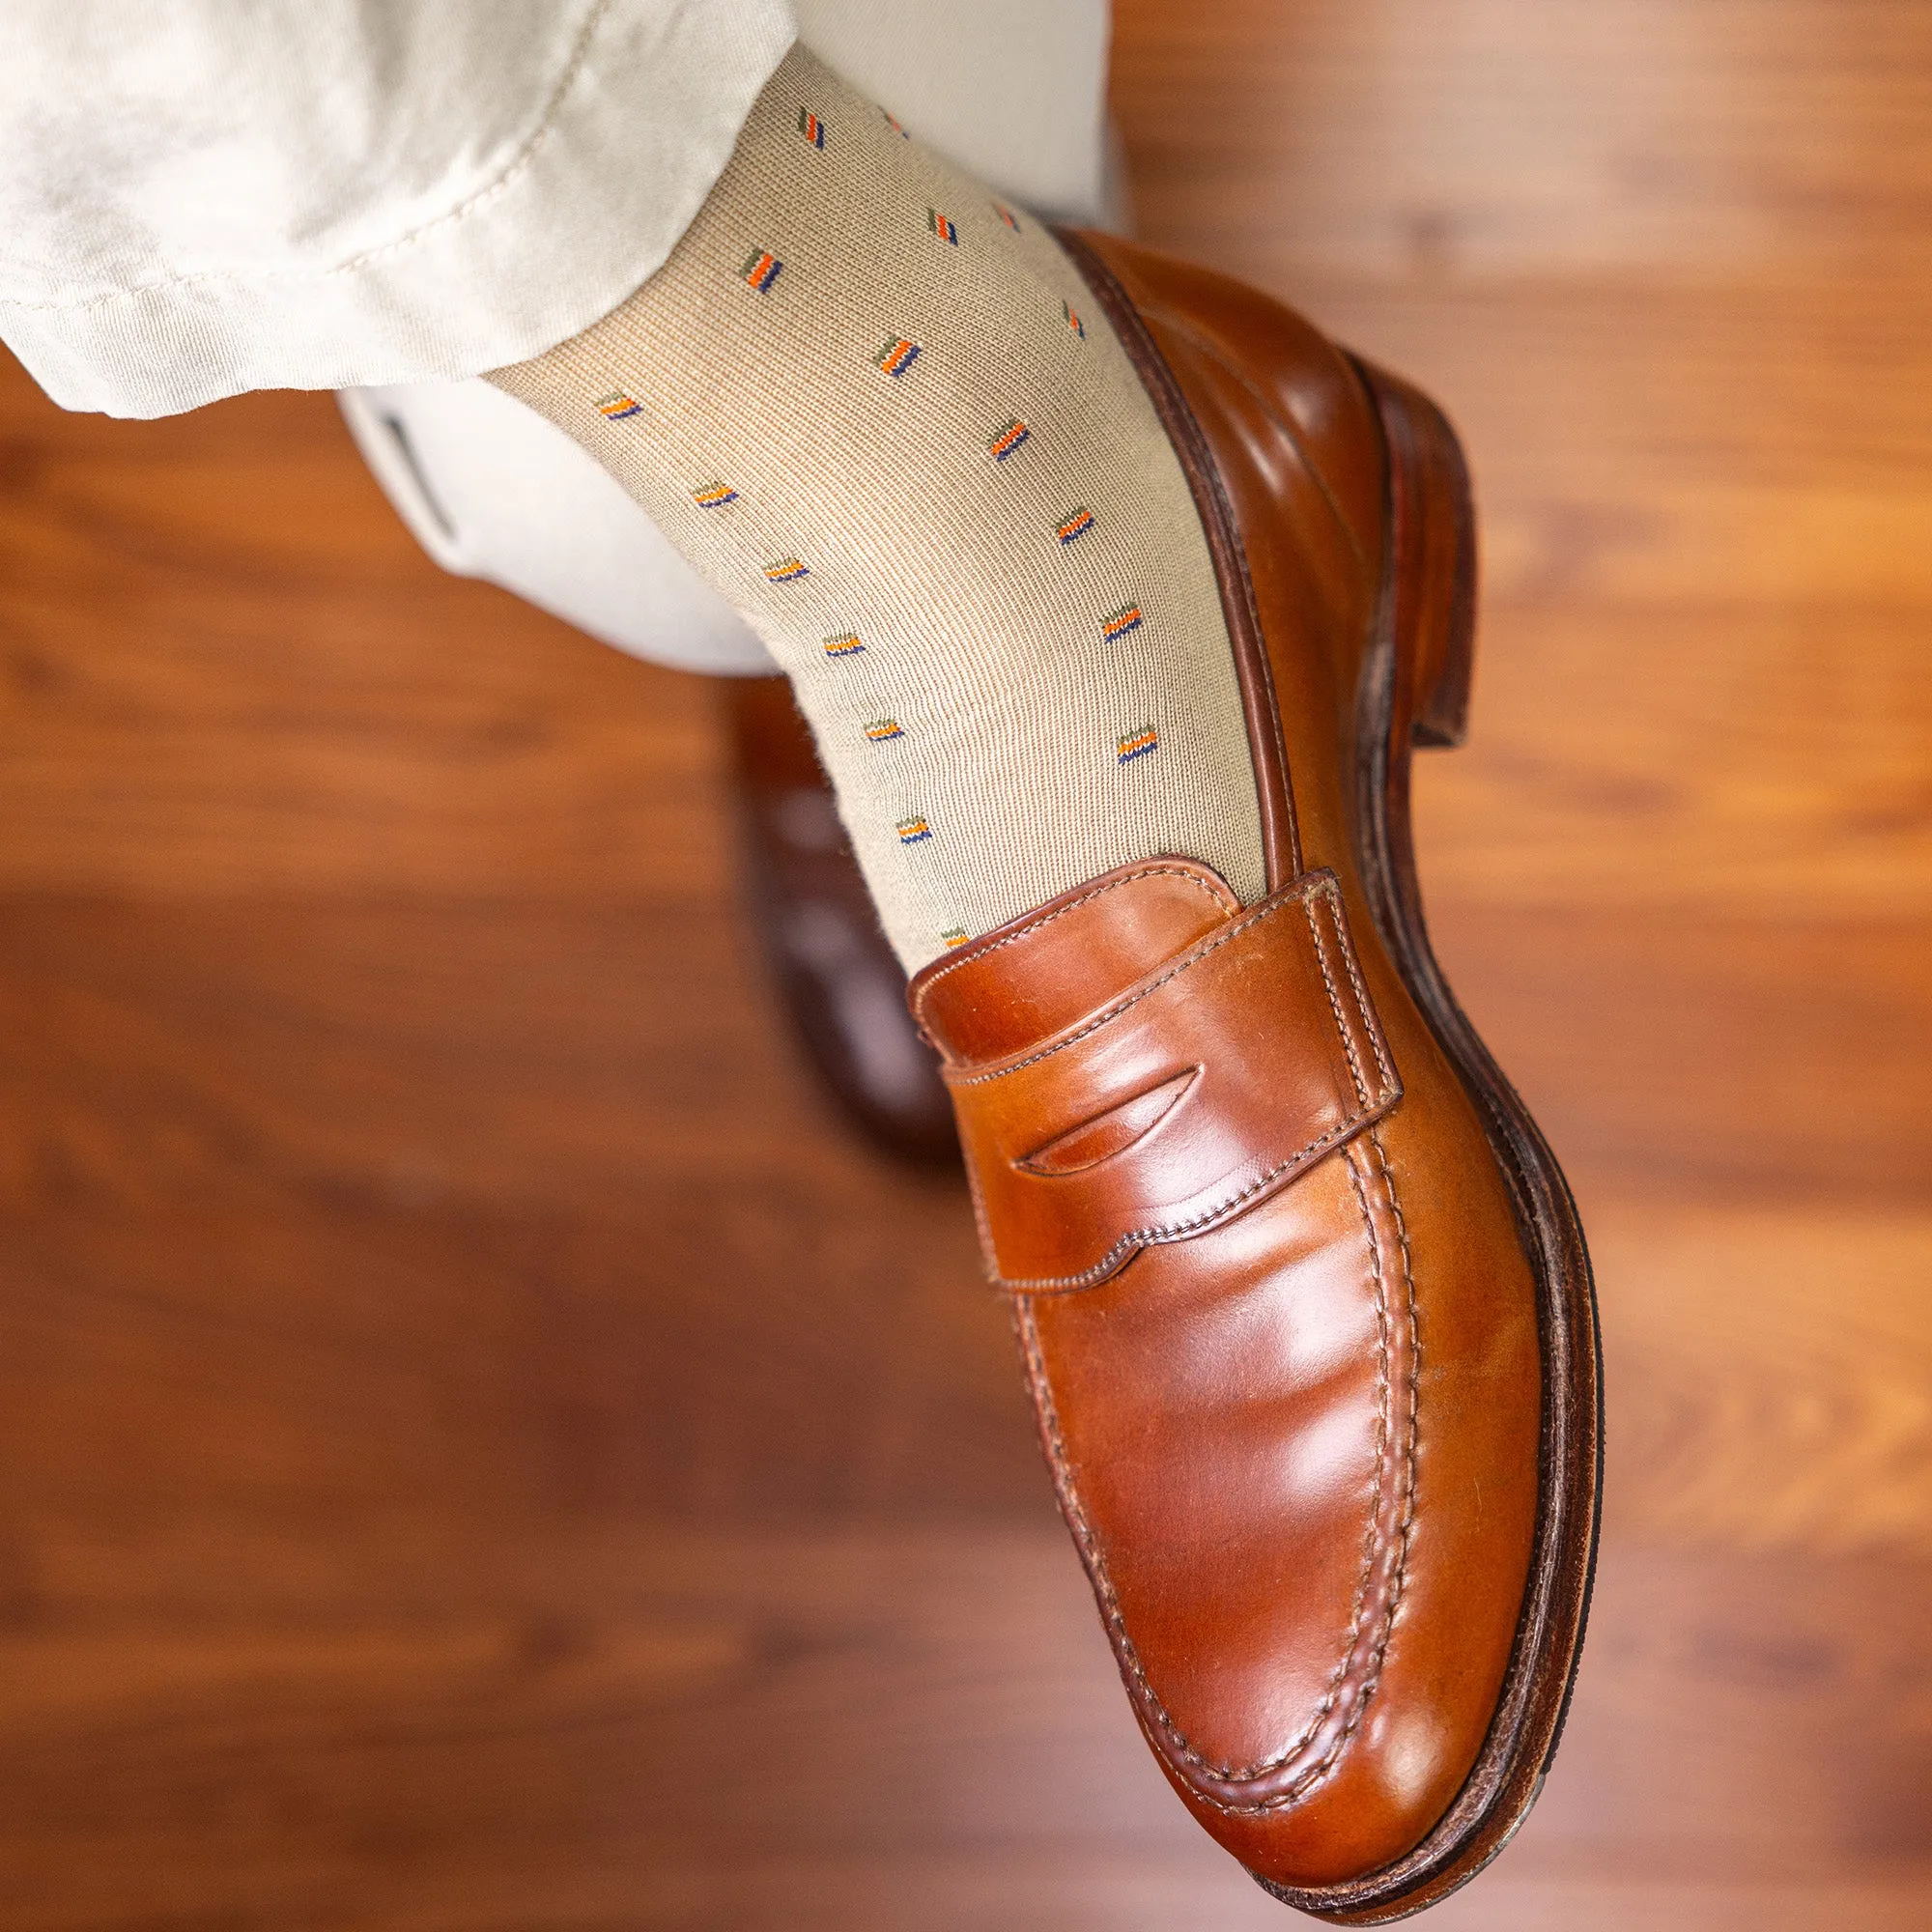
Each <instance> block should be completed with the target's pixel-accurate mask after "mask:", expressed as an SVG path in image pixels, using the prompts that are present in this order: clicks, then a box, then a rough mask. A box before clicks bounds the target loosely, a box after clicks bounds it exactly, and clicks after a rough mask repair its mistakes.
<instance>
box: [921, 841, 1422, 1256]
mask: <svg viewBox="0 0 1932 1932" xmlns="http://www.w3.org/2000/svg"><path fill="white" fill-rule="evenodd" d="M946 1080H947V1084H948V1086H949V1087H950V1088H951V1089H952V1099H953V1106H954V1110H955V1112H956V1114H957V1116H958V1121H959V1132H960V1140H961V1144H962V1146H963V1148H964V1150H965V1154H966V1165H967V1172H968V1174H969V1176H970V1178H971V1180H972V1184H973V1194H974V1203H975V1207H976V1208H977V1210H978V1213H979V1220H980V1240H981V1243H982V1245H983V1247H984V1250H985V1256H986V1264H987V1268H988V1271H989V1272H990V1273H991V1275H992V1276H993V1279H994V1280H995V1282H997V1283H998V1284H999V1285H1000V1286H1001V1287H1004V1288H1007V1289H1009V1290H1011V1291H1013V1292H1015V1293H1029V1294H1034V1293H1056V1292H1065V1291H1069V1290H1074V1289H1081V1288H1089V1287H1092V1286H1094V1284H1095V1283H1097V1282H1101V1281H1104V1280H1106V1279H1107V1277H1108V1276H1110V1275H1112V1274H1114V1273H1116V1272H1118V1271H1119V1269H1121V1268H1122V1266H1124V1265H1125V1264H1126V1263H1127V1262H1128V1261H1130V1260H1131V1259H1132V1258H1133V1256H1134V1255H1135V1254H1136V1253H1138V1252H1139V1251H1140V1249H1142V1248H1143V1247H1146V1246H1149V1245H1151V1244H1152V1243H1156V1242H1164V1241H1180V1240H1186V1239H1189V1238H1191V1237H1192V1236H1198V1235H1202V1234H1205V1233H1207V1232H1208V1230H1209V1229H1211V1228H1214V1227H1218V1226H1219V1225H1221V1224H1222V1223H1223V1222H1225V1221H1228V1220H1230V1219H1232V1218H1233V1217H1234V1216H1236V1215H1237V1214H1240V1213H1243V1212H1245V1211H1246V1210H1247V1209H1248V1208H1252V1207H1254V1206H1255V1205H1256V1204H1257V1203H1258V1202H1261V1201H1264V1200H1265V1199H1266V1198H1267V1197H1268V1196H1269V1195H1271V1194H1273V1193H1276V1192H1278V1191H1279V1190H1280V1189H1282V1188H1284V1187H1286V1186H1288V1185H1289V1184H1290V1183H1292V1182H1293V1180H1294V1179H1295V1178H1296V1177H1297V1176H1298V1175H1300V1174H1303V1173H1305V1172H1306V1171H1307V1170H1308V1169H1309V1168H1310V1167H1312V1166H1313V1165H1314V1164H1315V1163H1316V1162H1317V1161H1319V1160H1321V1159H1322V1158H1323V1157H1324V1156H1325V1155H1327V1154H1329V1153H1331V1152H1333V1151H1334V1150H1335V1149H1337V1148H1338V1147H1340V1146H1342V1145H1343V1144H1344V1143H1345V1142H1346V1141H1348V1140H1349V1139H1350V1138H1351V1137H1352V1136H1353V1135H1355V1134H1357V1133H1359V1132H1360V1131H1361V1130H1362V1129H1363V1128H1364V1127H1366V1126H1368V1125H1369V1124H1370V1123H1371V1122H1375V1121H1377V1120H1378V1119H1380V1118H1381V1116H1382V1115H1384V1114H1386V1113H1387V1112H1388V1111H1389V1109H1390V1108H1391V1107H1393V1106H1394V1105H1395V1104H1396V1102H1397V1101H1398V1100H1399V1099H1400V1098H1401V1097H1402V1083H1401V1081H1400V1079H1399V1078H1398V1077H1397V1074H1396V1070H1395V1066H1394V1065H1393V1064H1392V1062H1391V1061H1390V1058H1389V1053H1388V1047H1387V1045H1386V1043H1385V1041H1384V1040H1383V1037H1382V1031H1381V1027H1380V1024H1379V1023H1378V1020H1377V1018H1376V1012H1375V1008H1374V1005H1373V1003H1372V1002H1371V1000H1370V997H1369V993H1368V989H1367V987H1366V986H1365V985H1364V983H1363V980H1362V976H1361V972H1360V970H1359V968H1358V966H1357V963H1356V959H1355V950H1354V947H1353V945H1352V944H1351V943H1350V937H1349V922H1348V914H1347V912H1346V910H1345V909H1344V906H1343V903H1342V895H1341V890H1340V888H1339V887H1338V885H1337V884H1336V881H1335V875H1334V874H1333V873H1332V872H1330V871H1327V870H1325V869H1324V870H1321V871H1313V872H1304V873H1303V874H1302V875H1301V876H1300V877H1299V878H1297V879H1295V880H1293V881H1292V882H1291V883H1290V884H1288V885H1286V886H1284V887H1283V888H1282V889H1281V890H1280V891H1279V892H1277V893H1274V894H1272V895H1269V896H1268V897H1267V898H1265V899H1264V900H1262V901H1261V902H1260V904H1258V905H1255V906H1251V907H1248V908H1246V909H1245V910H1243V911H1241V912H1239V913H1237V914H1236V915H1235V916H1234V917H1232V918H1230V919H1229V920H1228V921H1227V922H1226V923H1224V924H1222V925H1219V926H1217V927H1216V928H1215V929H1214V930H1212V931H1210V932H1209V933H1208V934H1207V936H1206V937H1204V938H1202V939H1200V940H1199V941H1197V942H1196V943H1195V944H1194V945H1192V946H1190V947H1189V948H1187V950H1186V951H1184V952H1179V953H1178V954H1176V955H1175V956H1174V957H1173V958H1170V959H1168V960H1166V961H1164V962H1163V963H1162V964H1161V965H1159V966H1158V967H1156V968H1155V969H1154V970H1153V971H1151V972H1150V973H1149V974H1147V975H1146V977H1145V978H1143V979H1141V980H1138V981H1136V982H1135V983H1134V984H1133V985H1131V986H1128V987H1126V988H1125V989H1124V990H1123V991H1122V993H1120V994H1119V996H1118V997H1116V998H1115V999H1113V1000H1111V1001H1109V1002H1108V1003H1107V1004H1106V1005H1105V1006H1103V1007H1102V1008H1100V1009H1099V1010H1098V1011H1096V1012H1094V1013H1092V1014H1090V1015H1089V1016H1088V1017H1086V1018H1084V1019H1082V1020H1080V1021H1078V1022H1077V1023H1076V1024H1074V1025H1072V1026H1070V1027H1067V1028H1065V1030H1063V1031H1062V1032H1060V1033H1058V1034H1056V1035H1054V1036H1053V1037H1049V1038H1047V1039H1044V1040H1041V1041H1039V1042H1037V1044H1035V1045H1033V1046H1032V1047H1030V1048H1028V1049H1027V1050H1026V1051H1025V1052H1024V1053H1022V1054H1019V1055H1017V1056H1015V1057H1013V1058H1011V1059H1009V1060H1008V1061H1005V1062H1003V1063H1001V1064H998V1065H991V1066H974V1067H951V1068H949V1069H947V1073H946Z"/></svg>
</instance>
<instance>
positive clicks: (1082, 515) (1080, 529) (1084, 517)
mask: <svg viewBox="0 0 1932 1932" xmlns="http://www.w3.org/2000/svg"><path fill="white" fill-rule="evenodd" d="M1093 527H1094V512H1093V511H1092V510H1090V509H1088V508H1086V507H1085V506H1084V505H1083V506H1082V507H1081V508H1079V509H1077V510H1069V511H1068V512H1067V513H1066V515H1065V516H1064V517H1062V518H1061V520H1060V521H1059V523H1057V524H1055V525H1054V526H1053V534H1054V535H1055V536H1057V537H1058V538H1059V539H1060V541H1061V542H1062V543H1063V544H1070V543H1078V542H1079V541H1080V539H1081V538H1082V537H1084V536H1085V535H1086V534H1087V532H1088V531H1089V530H1091V529H1092V528H1093Z"/></svg>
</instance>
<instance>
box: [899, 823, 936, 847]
mask: <svg viewBox="0 0 1932 1932" xmlns="http://www.w3.org/2000/svg"><path fill="white" fill-rule="evenodd" d="M893 830H894V831H895V832H896V833H897V834H898V835H899V843H900V844H901V845H917V844H919V843H920V842H921V841H922V840H923V839H926V838H931V837H932V827H931V826H929V825H928V824H927V823H926V822H925V820H924V819H923V818H918V817H914V818H902V819H900V820H899V822H898V823H897V824H896V825H895V826H894V827H893Z"/></svg>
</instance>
